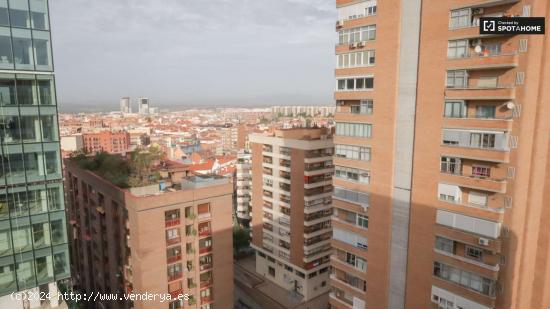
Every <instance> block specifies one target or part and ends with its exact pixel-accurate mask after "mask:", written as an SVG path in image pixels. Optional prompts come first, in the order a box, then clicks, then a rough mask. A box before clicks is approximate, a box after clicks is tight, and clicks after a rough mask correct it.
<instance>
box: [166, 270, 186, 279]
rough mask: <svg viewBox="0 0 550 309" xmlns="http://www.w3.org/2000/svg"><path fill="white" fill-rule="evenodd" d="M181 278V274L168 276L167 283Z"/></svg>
mask: <svg viewBox="0 0 550 309" xmlns="http://www.w3.org/2000/svg"><path fill="white" fill-rule="evenodd" d="M182 277H183V272H181V271H180V272H176V273H172V274H168V281H174V280H177V279H180V278H182Z"/></svg>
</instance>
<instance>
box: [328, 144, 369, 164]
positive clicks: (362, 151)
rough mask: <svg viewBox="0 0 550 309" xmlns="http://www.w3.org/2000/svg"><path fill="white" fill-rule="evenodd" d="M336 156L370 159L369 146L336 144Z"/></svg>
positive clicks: (362, 159)
mask: <svg viewBox="0 0 550 309" xmlns="http://www.w3.org/2000/svg"><path fill="white" fill-rule="evenodd" d="M335 150H336V152H335V153H336V156H337V157H340V158H346V159H351V160H361V161H370V158H371V148H370V147H362V146H354V145H336V146H335Z"/></svg>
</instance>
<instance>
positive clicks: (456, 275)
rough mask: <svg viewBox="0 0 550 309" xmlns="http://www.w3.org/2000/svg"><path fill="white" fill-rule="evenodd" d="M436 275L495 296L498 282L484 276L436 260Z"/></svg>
mask: <svg viewBox="0 0 550 309" xmlns="http://www.w3.org/2000/svg"><path fill="white" fill-rule="evenodd" d="M434 276H436V277H439V278H441V279H444V280H447V281H451V282H454V283H456V284H459V285H462V286H464V287H465V288H468V289H471V290H474V291H477V292H479V293H482V294H484V295H488V296H494V295H495V286H496V283H495V281H494V280H492V279H489V278H485V277H482V276H480V275H478V274H474V273H471V272H468V271H465V270H462V269H459V268H455V267H453V266H449V265H446V264H443V263H440V262H434Z"/></svg>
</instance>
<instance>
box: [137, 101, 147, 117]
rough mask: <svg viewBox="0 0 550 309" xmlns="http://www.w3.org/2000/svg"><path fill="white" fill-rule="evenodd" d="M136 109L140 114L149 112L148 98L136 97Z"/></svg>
mask: <svg viewBox="0 0 550 309" xmlns="http://www.w3.org/2000/svg"><path fill="white" fill-rule="evenodd" d="M138 111H139V113H140V114H141V115H147V114H149V99H148V98H143V97H140V98H139V99H138Z"/></svg>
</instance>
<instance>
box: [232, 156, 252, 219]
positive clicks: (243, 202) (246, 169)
mask: <svg viewBox="0 0 550 309" xmlns="http://www.w3.org/2000/svg"><path fill="white" fill-rule="evenodd" d="M251 163H252V154H251V153H250V151H249V150H248V149H241V150H239V152H238V153H237V180H236V192H237V196H236V199H237V209H236V214H237V222H238V223H239V225H241V226H243V227H249V226H250V219H251V218H252V217H251V212H252V201H251V191H252V165H251Z"/></svg>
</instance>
